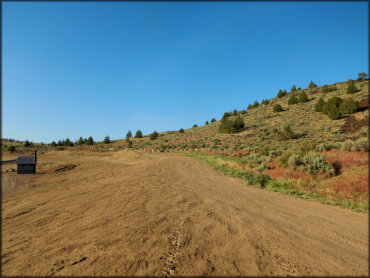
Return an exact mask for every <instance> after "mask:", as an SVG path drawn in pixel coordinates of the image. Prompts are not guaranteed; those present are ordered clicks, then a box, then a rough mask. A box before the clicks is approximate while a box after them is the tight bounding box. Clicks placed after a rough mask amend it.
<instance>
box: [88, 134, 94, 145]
mask: <svg viewBox="0 0 370 278" xmlns="http://www.w3.org/2000/svg"><path fill="white" fill-rule="evenodd" d="M86 145H88V146H91V145H94V139H93V138H92V137H91V136H90V137H89V138H87V141H86Z"/></svg>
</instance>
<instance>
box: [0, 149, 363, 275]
mask: <svg viewBox="0 0 370 278" xmlns="http://www.w3.org/2000/svg"><path fill="white" fill-rule="evenodd" d="M38 159H39V166H40V167H39V171H41V172H43V173H42V174H38V175H22V176H20V175H18V176H17V175H16V174H15V173H4V174H3V180H2V181H3V188H2V190H3V191H2V192H3V199H2V208H3V211H2V229H3V230H2V259H1V260H2V274H3V275H42V276H43V275H62V276H66V275H85V276H92V275H105V276H106V275H110V276H114V275H119V276H123V275H124V276H129V275H155V276H171V275H174V276H176V275H188V276H189V275H202V276H204V275H223V276H225V275H226V276H229V275H238V276H246V275H248V276H250V275H264V276H265V275H284V276H285V275H290V276H292V275H293V276H294V275H341V276H343V275H368V215H367V214H364V213H355V212H352V211H349V210H347V209H341V208H337V207H331V206H327V205H323V204H320V203H317V202H314V201H305V200H301V199H298V198H295V197H292V196H287V195H282V194H279V193H273V192H268V191H264V190H261V189H257V188H254V187H249V186H246V185H245V184H244V183H243V182H242V181H240V180H237V179H232V178H228V177H225V176H223V175H222V174H220V173H218V172H216V171H214V170H212V169H210V168H209V167H208V166H206V165H205V164H204V163H203V162H201V161H199V160H197V159H195V158H188V157H184V156H180V155H175V154H151V153H145V152H119V153H114V154H104V155H102V154H78V153H76V154H73V153H71V154H69V153H63V152H59V153H58V152H55V153H48V154H45V155H40V156H39V158H38ZM67 165H75V166H74V167H67ZM63 167H67V168H63ZM61 168H63V169H66V170H64V171H56V170H57V169H61ZM5 181H12V182H11V185H9V186H7V182H5ZM14 184H16V185H17V186H15V185H14Z"/></svg>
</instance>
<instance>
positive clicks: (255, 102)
mask: <svg viewBox="0 0 370 278" xmlns="http://www.w3.org/2000/svg"><path fill="white" fill-rule="evenodd" d="M259 105H260V104H259V103H258V101H257V100H255V101H254V103H253V108H257V107H258V106H259Z"/></svg>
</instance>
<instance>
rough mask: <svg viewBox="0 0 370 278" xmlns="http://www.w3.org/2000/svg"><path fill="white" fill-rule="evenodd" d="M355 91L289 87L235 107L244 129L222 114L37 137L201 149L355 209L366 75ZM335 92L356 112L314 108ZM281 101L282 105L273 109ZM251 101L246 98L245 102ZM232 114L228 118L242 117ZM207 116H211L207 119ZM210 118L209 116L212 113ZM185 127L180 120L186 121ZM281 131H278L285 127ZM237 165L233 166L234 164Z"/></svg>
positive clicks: (363, 178) (363, 154)
mask: <svg viewBox="0 0 370 278" xmlns="http://www.w3.org/2000/svg"><path fill="white" fill-rule="evenodd" d="M354 85H355V86H356V87H357V92H355V93H352V94H348V93H347V88H348V83H347V82H339V83H336V84H332V85H330V86H329V87H330V88H333V90H332V91H330V92H323V89H324V88H325V87H324V86H321V87H316V88H312V89H304V90H302V92H304V93H306V94H307V97H308V101H307V102H303V103H296V104H292V105H289V104H288V100H289V98H290V97H291V96H292V95H297V96H298V95H299V93H298V92H290V93H287V94H286V95H285V96H283V97H281V98H278V97H276V98H273V99H271V100H269V104H267V105H266V104H261V105H259V106H258V107H255V108H250V109H248V110H247V111H246V110H244V111H239V112H237V116H241V118H242V119H243V121H244V123H245V127H244V129H243V130H242V131H241V132H237V133H230V134H229V133H221V132H219V126H220V124H221V121H216V122H214V123H209V124H205V125H203V126H199V127H194V128H190V129H185V130H184V132H183V133H181V132H179V131H168V132H163V133H159V136H158V138H157V139H155V140H151V139H150V138H149V136H148V135H146V136H143V138H130V139H129V141H130V142H132V143H130V144H132V146H131V147H130V145H129V143H128V142H129V141H128V140H126V139H122V140H117V141H113V142H111V143H110V144H104V143H102V142H100V143H95V144H94V145H92V146H86V145H75V146H73V147H63V146H59V147H58V146H57V147H51V146H50V145H47V144H34V145H33V147H34V148H37V149H39V150H40V152H41V153H45V152H47V151H49V150H50V149H56V150H63V149H69V150H72V151H77V152H79V151H84V150H89V151H96V152H110V151H117V150H122V149H129V148H132V149H136V150H146V151H152V152H154V151H159V152H178V151H179V152H185V153H186V154H187V155H193V156H197V157H199V158H201V159H203V160H204V161H205V162H207V163H208V164H209V165H211V166H212V167H214V168H216V169H218V170H221V171H223V172H224V173H225V174H227V175H231V176H236V177H241V178H243V179H245V180H246V181H247V183H248V184H251V183H252V184H253V182H251V178H250V179H249V180H248V178H247V176H248V175H256V176H258V179H266V176H263V174H264V175H268V177H267V179H272V180H273V181H277V182H282V184H283V185H281V184H280V185H279V186H272V187H271V188H269V186H266V185H267V184H268V183H269V182H268V181H267V182H262V183H261V182H255V185H257V186H259V187H267V188H268V189H271V190H273V191H280V192H284V193H288V194H294V195H298V196H299V197H303V198H313V199H319V200H321V201H322V202H326V203H331V204H337V205H340V206H345V207H349V208H352V209H356V210H367V208H368V168H367V165H368V149H369V146H368V127H369V120H368V101H369V99H368V87H369V85H368V80H363V81H359V80H356V81H354ZM333 97H340V98H341V99H342V100H345V99H348V98H352V99H353V100H355V101H358V102H359V108H358V110H357V111H356V112H355V113H352V114H350V115H344V116H343V117H341V118H339V119H336V120H332V119H330V118H329V117H328V115H326V114H323V113H321V112H315V105H316V104H317V102H318V101H319V99H320V98H323V99H324V101H326V102H327V101H328V100H329V99H331V98H333ZM276 104H280V105H281V107H282V109H283V111H281V112H273V107H274V105H276ZM246 106H247V105H246ZM237 116H235V115H232V116H230V119H232V118H235V117H237ZM206 120H207V119H205V121H206ZM208 121H209V122H211V121H210V119H208ZM284 126H289V127H290V136H288V138H284V137H282V136H281V133H283V132H284V130H283V128H284ZM180 128H181V127H179V129H180ZM279 131H280V135H279ZM10 145H16V153H26V152H27V151H28V150H31V149H33V148H32V147H31V148H30V147H27V148H26V147H23V146H22V145H21V144H20V143H15V142H6V141H5V142H4V145H3V151H5V153H7V152H8V151H7V150H8V148H9V146H10ZM230 171H231V172H232V173H231V172H230Z"/></svg>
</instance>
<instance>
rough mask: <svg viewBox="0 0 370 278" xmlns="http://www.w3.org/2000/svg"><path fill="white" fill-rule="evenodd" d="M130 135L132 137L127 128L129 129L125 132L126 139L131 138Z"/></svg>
mask: <svg viewBox="0 0 370 278" xmlns="http://www.w3.org/2000/svg"><path fill="white" fill-rule="evenodd" d="M131 137H132V133H131V131H130V130H129V131H128V132H127V134H126V139H128V138H131Z"/></svg>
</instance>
